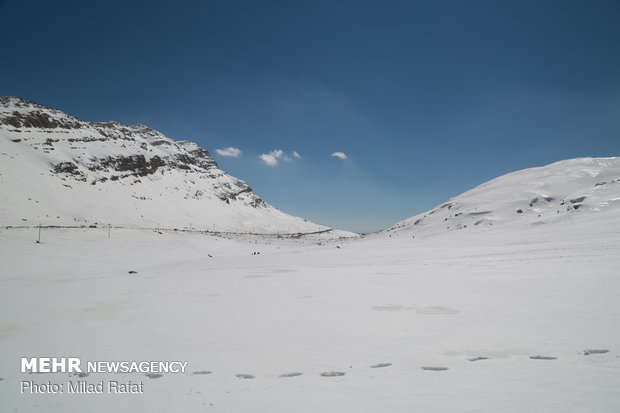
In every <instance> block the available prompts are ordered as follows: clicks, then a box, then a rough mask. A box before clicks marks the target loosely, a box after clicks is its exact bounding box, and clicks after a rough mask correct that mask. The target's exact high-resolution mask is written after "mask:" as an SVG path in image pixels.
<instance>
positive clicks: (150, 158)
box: [0, 97, 350, 235]
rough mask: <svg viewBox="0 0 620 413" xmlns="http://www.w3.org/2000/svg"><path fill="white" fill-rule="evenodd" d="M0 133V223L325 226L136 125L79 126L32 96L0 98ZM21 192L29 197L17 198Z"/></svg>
mask: <svg viewBox="0 0 620 413" xmlns="http://www.w3.org/2000/svg"><path fill="white" fill-rule="evenodd" d="M0 137H1V138H2V139H0V157H2V158H4V159H3V162H2V164H3V166H4V167H0V178H1V180H0V185H2V186H4V187H5V188H4V190H3V191H2V192H3V195H4V196H3V206H0V220H1V221H2V223H4V224H13V225H14V224H15V223H16V222H15V221H18V222H19V221H22V222H23V221H24V220H26V221H28V220H30V221H33V220H34V221H37V222H38V223H39V224H45V225H49V224H61V223H62V224H68V223H69V224H71V223H75V222H83V223H93V222H102V221H103V222H110V223H114V224H117V223H121V224H123V223H124V224H130V225H145V226H153V225H155V224H157V225H160V224H161V225H167V226H170V227H177V226H181V227H187V226H188V225H190V226H192V225H193V224H195V225H196V227H199V228H204V229H210V230H225V231H233V232H261V233H282V232H285V233H286V232H292V233H298V232H302V233H306V232H318V231H326V230H331V228H329V227H326V226H323V225H318V224H314V223H312V222H309V221H307V220H304V219H302V218H297V217H293V216H290V215H287V214H285V213H283V212H282V211H280V210H278V209H276V208H275V207H273V206H271V205H269V204H267V203H266V202H265V201H264V200H263V199H261V198H260V197H259V196H258V195H256V194H255V193H254V192H253V190H252V188H251V187H250V186H249V185H248V184H247V183H246V182H244V181H242V180H240V179H237V178H235V177H232V176H231V175H228V174H227V173H225V172H224V171H222V170H221V169H219V166H218V165H217V162H216V161H215V160H214V159H213V158H212V157H211V155H210V154H209V152H208V151H207V150H206V149H204V148H202V147H201V146H200V145H198V144H197V143H195V142H192V141H189V140H179V141H175V140H173V139H171V138H169V137H167V136H166V135H164V134H163V133H161V132H159V131H157V130H155V129H153V128H150V127H149V126H147V125H144V124H141V123H138V124H135V125H125V124H123V123H120V122H116V121H109V122H87V121H83V120H80V119H78V118H76V117H75V116H72V115H69V114H67V113H65V112H63V111H61V110H58V109H53V108H48V107H46V106H44V105H41V104H38V103H36V102H32V101H28V100H25V99H21V98H18V97H0ZM25 166H27V167H25ZM28 168H32V169H33V170H31V171H28ZM50 189H52V190H50ZM70 190H74V191H73V192H70ZM76 191H77V192H76ZM22 192H23V193H25V194H28V195H27V196H26V200H29V201H30V202H26V200H24V199H20V198H23V197H21V196H20V195H21V193H22ZM102 193H103V195H102ZM39 198H41V199H39ZM35 201H36V202H35ZM93 201H95V202H93ZM145 201H152V202H150V203H151V204H158V205H159V207H160V208H157V207H156V206H155V205H146V204H145ZM33 203H34V204H33ZM80 203H81V204H82V207H81V208H80V205H79V204H80ZM37 204H38V205H37ZM56 204H58V205H56ZM157 209H161V211H157ZM68 211H71V214H69V215H68V214H67V212H68ZM175 211H176V212H175ZM22 215H27V216H22ZM190 222H193V224H191V223H190ZM338 234H339V235H347V234H350V233H345V232H338Z"/></svg>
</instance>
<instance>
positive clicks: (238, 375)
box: [235, 374, 256, 379]
mask: <svg viewBox="0 0 620 413" xmlns="http://www.w3.org/2000/svg"><path fill="white" fill-rule="evenodd" d="M235 377H236V378H238V379H255V378H256V377H254V376H252V375H251V374H235Z"/></svg>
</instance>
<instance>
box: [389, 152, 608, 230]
mask: <svg viewBox="0 0 620 413" xmlns="http://www.w3.org/2000/svg"><path fill="white" fill-rule="evenodd" d="M601 214H605V215H606V216H607V214H611V215H610V219H609V222H610V224H611V223H614V222H615V224H616V225H620V157H614V158H577V159H569V160H565V161H560V162H555V163H553V164H550V165H547V166H543V167H538V168H529V169H524V170H521V171H517V172H513V173H509V174H506V175H503V176H500V177H498V178H495V179H493V180H491V181H488V182H486V183H484V184H482V185H479V186H477V187H476V188H474V189H472V190H469V191H467V192H465V193H463V194H461V195H458V196H456V197H454V198H451V199H450V200H448V201H447V202H445V203H443V204H441V205H438V206H437V207H435V208H433V209H431V210H430V211H427V212H424V213H422V214H418V215H416V216H414V217H411V218H408V219H406V220H404V221H401V222H398V223H397V224H395V225H393V226H392V227H390V228H389V229H387V230H386V231H384V234H390V235H392V234H401V233H406V234H413V235H415V234H421V235H434V234H439V233H445V232H447V231H453V230H464V231H479V230H480V229H483V228H498V227H500V228H506V227H507V226H511V227H513V226H520V227H527V226H537V225H543V224H552V223H560V222H572V221H575V220H582V219H587V218H588V217H592V216H594V215H601ZM601 216H602V215H601Z"/></svg>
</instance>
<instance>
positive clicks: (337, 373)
mask: <svg viewBox="0 0 620 413" xmlns="http://www.w3.org/2000/svg"><path fill="white" fill-rule="evenodd" d="M344 374H345V373H344V372H342V371H324V372H323V373H321V376H323V377H340V376H344Z"/></svg>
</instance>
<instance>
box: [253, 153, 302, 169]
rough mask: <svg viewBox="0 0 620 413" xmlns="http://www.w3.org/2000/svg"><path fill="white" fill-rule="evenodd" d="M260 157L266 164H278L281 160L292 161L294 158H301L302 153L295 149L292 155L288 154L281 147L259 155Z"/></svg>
mask: <svg viewBox="0 0 620 413" xmlns="http://www.w3.org/2000/svg"><path fill="white" fill-rule="evenodd" d="M259 158H260V159H261V160H262V161H263V162H264V163H265V165H269V166H276V165H277V164H278V162H279V161H286V162H289V161H292V160H293V158H295V159H300V158H301V155H300V154H299V153H298V152H296V151H293V152H291V154H290V155H287V154H285V153H284V151H283V150H281V149H274V150H273V151H271V152H269V153H264V154H262V155H259Z"/></svg>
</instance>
